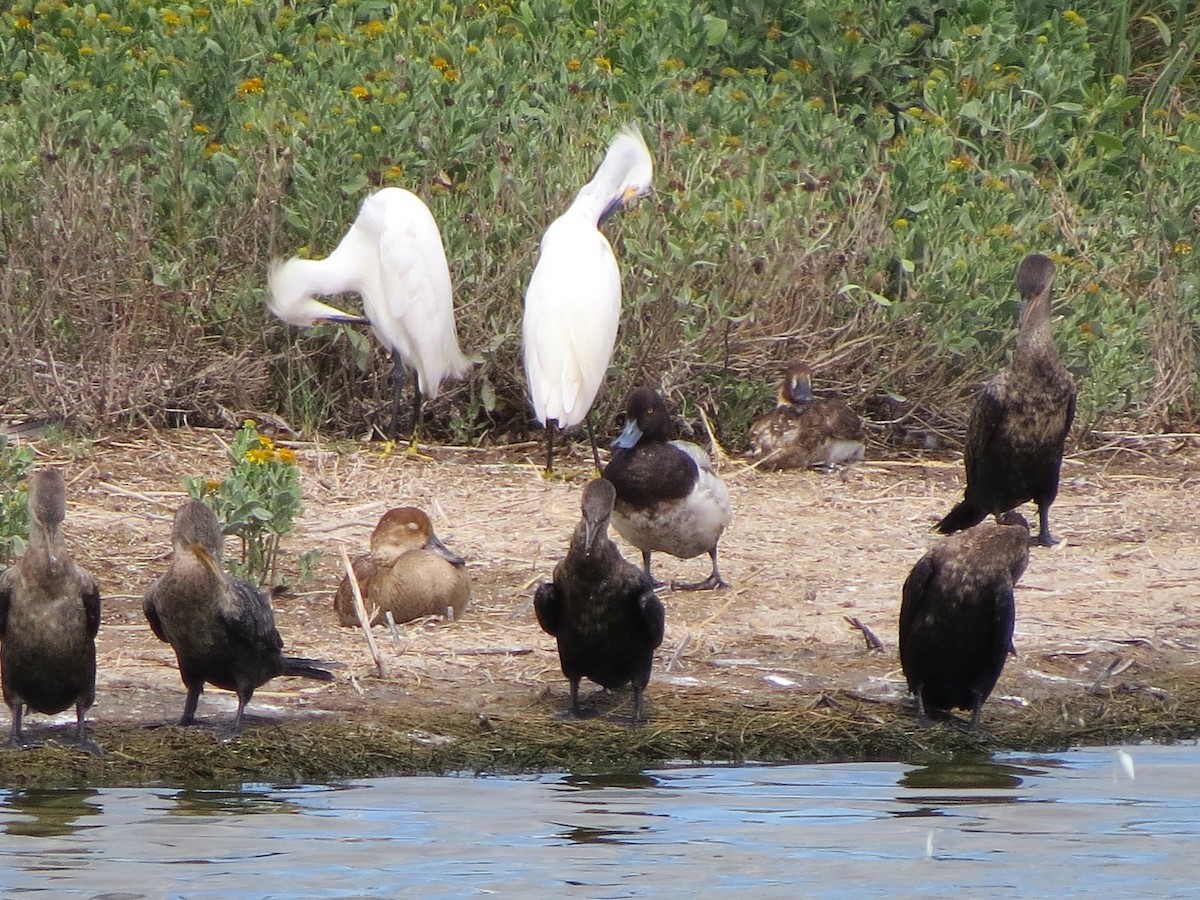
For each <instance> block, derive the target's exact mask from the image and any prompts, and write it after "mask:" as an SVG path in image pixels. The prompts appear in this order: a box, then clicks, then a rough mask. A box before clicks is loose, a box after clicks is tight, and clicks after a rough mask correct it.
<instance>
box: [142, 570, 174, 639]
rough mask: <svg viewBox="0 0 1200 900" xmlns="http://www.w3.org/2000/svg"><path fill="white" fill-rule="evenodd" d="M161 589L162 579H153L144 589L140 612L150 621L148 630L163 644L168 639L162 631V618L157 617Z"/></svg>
mask: <svg viewBox="0 0 1200 900" xmlns="http://www.w3.org/2000/svg"><path fill="white" fill-rule="evenodd" d="M161 590H162V579H161V578H158V579H155V581H154V582H153V583H152V584H151V585H150V587H148V588H147V589H146V596H145V599H143V600H142V614H143V615H144V616H145V617H146V621H147V622H149V623H150V630H151V631H153V632H154V636H155V637H156V638H158V639H159V640H160V641H162V642H163V643H164V644H168V643H170V641H169V640H167V635H166V632H164V631H163V627H162V619H160V618H159V617H158V595H159V592H160V591H161Z"/></svg>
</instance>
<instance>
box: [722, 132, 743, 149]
mask: <svg viewBox="0 0 1200 900" xmlns="http://www.w3.org/2000/svg"><path fill="white" fill-rule="evenodd" d="M721 143H722V144H724V145H725V146H726V147H731V148H732V147H740V146H742V139H741V138H740V137H738V136H737V135H735V134H727V135H725V137H723V138H721Z"/></svg>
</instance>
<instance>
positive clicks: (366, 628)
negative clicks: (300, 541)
mask: <svg viewBox="0 0 1200 900" xmlns="http://www.w3.org/2000/svg"><path fill="white" fill-rule="evenodd" d="M338 552H339V553H340V554H341V555H342V567H343V568H344V569H345V570H346V577H347V578H348V579H349V580H350V593H351V594H353V595H354V612H355V614H356V615H357V616H358V624H359V625H361V626H362V630H363V634H365V635H366V637H367V647H368V648H369V649H370V651H371V658H372V659H373V660H375V671H376V672H377V673H378V674H379V677H380V678H387V670H386V669H385V667H384V665H383V657H382V656H380V655H379V647H378V646H376V644H375V635H373V634H371V619H372V618H374V617H373V616H368V615H367V608H366V606H365V605H364V604H363V596H362V589H361V588H360V587H359V585H358V578H357V577H356V576H355V574H354V566H352V565H350V557H349V556H348V555H347V553H346V548H345V547H338Z"/></svg>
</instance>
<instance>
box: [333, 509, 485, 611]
mask: <svg viewBox="0 0 1200 900" xmlns="http://www.w3.org/2000/svg"><path fill="white" fill-rule="evenodd" d="M354 577H355V578H357V579H358V585H359V589H360V590H361V591H362V595H363V605H364V606H366V608H367V609H368V610H370V609H371V607H376V608H377V609H378V610H379V611H378V613H377V614H376V615H375V616H374V618H373V619H372V620H371V624H372V625H378V624H379V623H381V622H382V621H383V620H384V615H385V613H389V612H390V613H391V614H392V617H393V618H394V619H395V620H396V621H397V622H410V621H412V620H413V619H418V618H420V617H421V616H444V615H446V610H447V609H450V610H453V617H454V618H455V619H457V618H458V617H459V616H460V615H462V612H463V610H464V609H465V608H466V606H467V602H468V601H469V600H470V599H471V579H470V578H469V577H468V575H467V570H466V563H465V562H464V561H463V559H462V557H460V556H456V555H455V554H453V553H451V552H450V551H449V550H448V549H447V548H446V545H445V544H443V543H442V542H441V541H440V540H439V539H438V536H437V535H436V534H434V533H433V525H432V524H431V523H430V521H429V516H427V515H425V513H424V512H422V511H421V510H419V509H417V508H416V507H415V506H401V507H398V508H396V509H389V510H388V511H387V512H385V513H384V514H383V516H382V517H381V518H380V520H379V524H377V525H376V526H375V531H374V532H373V533H372V534H371V554H370V555H369V556H360V557H359V558H358V559H356V560H355V561H354ZM333 605H334V609H336V611H337V616H338V621H340V622H341V623H342V624H343V625H357V624H358V616H357V614H356V613H355V611H354V594H353V593H352V592H351V588H350V580H349V578H348V577H343V578H342V583H341V584H340V585H339V586H338V590H337V595H336V596H335V597H334V600H333Z"/></svg>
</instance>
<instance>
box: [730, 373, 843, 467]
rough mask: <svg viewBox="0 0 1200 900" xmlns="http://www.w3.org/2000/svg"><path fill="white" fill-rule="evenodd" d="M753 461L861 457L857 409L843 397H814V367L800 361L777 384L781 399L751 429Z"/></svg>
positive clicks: (814, 462)
mask: <svg viewBox="0 0 1200 900" xmlns="http://www.w3.org/2000/svg"><path fill="white" fill-rule="evenodd" d="M747 456H748V457H749V459H751V460H752V461H753V460H761V462H759V467H760V468H763V469H807V468H808V467H809V466H826V467H829V466H835V465H838V464H839V463H846V462H853V461H855V460H860V459H862V458H863V427H862V420H861V419H859V417H858V413H856V412H855V411H854V410H852V409H851V408H850V407H849V406H847V405H846V404H845V403H844V402H843V401H842V400H838V399H835V398H828V399H826V398H820V397H816V396H814V395H813V390H812V369H811V368H809V365H808V363H803V362H798V363H795V364H793V365H792V367H791V368H790V369H788V371H787V374H786V375H785V376H784V378H783V382H782V383H781V384H780V385H779V403H778V405H777V406H776V407H775V408H774V409H773V410H771V411H770V412H768V413H765V414H763V415H761V416H759V417H758V419H757V420H756V421H755V423H754V425H752V426H751V428H750V451H749V453H747Z"/></svg>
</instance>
